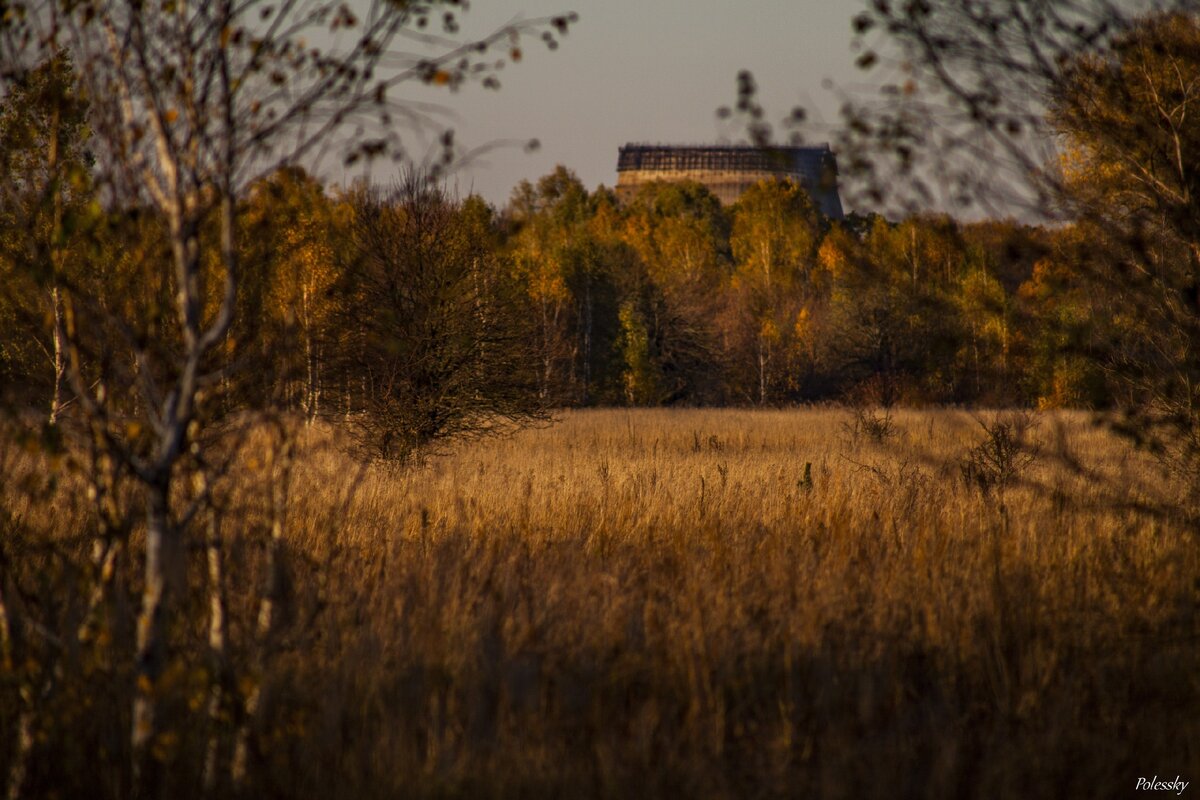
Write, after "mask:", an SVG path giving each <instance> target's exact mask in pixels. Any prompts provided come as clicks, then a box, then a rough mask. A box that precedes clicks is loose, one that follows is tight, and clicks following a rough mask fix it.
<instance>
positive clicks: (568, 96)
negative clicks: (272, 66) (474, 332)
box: [373, 0, 862, 206]
mask: <svg viewBox="0 0 1200 800" xmlns="http://www.w3.org/2000/svg"><path fill="white" fill-rule="evenodd" d="M861 8H862V0H474V2H472V3H471V7H470V10H469V12H468V13H467V14H465V15H464V16H463V18H462V23H463V34H464V35H465V36H468V37H472V38H474V37H479V36H482V35H484V34H486V33H488V32H490V31H492V30H495V29H497V28H500V27H503V26H505V25H506V24H508V23H511V22H513V21H515V20H520V19H533V18H537V17H542V16H547V15H556V14H560V13H564V12H569V11H574V12H576V13H577V14H578V15H579V21H578V22H577V23H576V24H575V25H573V26H572V27H571V29H570V33H569V35H568V36H566V37H565V38H564V39H563V40H562V42H561V44H560V46H559V48H558V49H557V50H555V51H553V52H551V51H549V50H548V49H547V48H546V47H545V46H544V45H543V44H542V43H541V42H540V41H537V40H536V39H532V40H528V41H527V42H526V43H525V45H524V46H523V48H522V51H523V53H524V57H523V58H522V59H521V62H520V63H518V64H514V65H510V66H508V67H507V68H506V69H505V70H504V71H503V72H502V73H501V81H502V88H501V89H500V91H498V92H496V91H490V90H487V89H484V88H482V87H481V86H478V85H475V86H468V87H464V88H463V89H461V90H460V91H458V92H455V93H450V92H448V91H445V90H440V91H437V92H435V91H434V90H432V89H426V88H424V87H410V88H409V89H407V96H411V97H413V98H414V99H417V100H421V101H431V100H432V101H435V102H438V103H439V104H441V105H443V106H444V107H445V109H446V111H447V113H448V114H449V115H450V116H449V119H450V120H451V123H452V125H453V127H454V128H455V131H456V136H457V139H458V141H459V142H460V144H462V145H464V146H468V147H478V146H481V145H486V144H489V143H500V142H504V141H508V140H512V141H515V142H524V141H527V140H529V139H533V138H536V139H537V140H538V141H539V142H540V143H541V147H540V148H539V149H538V150H537V151H535V152H532V153H527V152H525V150H524V149H523V148H522V147H520V146H516V145H511V146H501V147H499V148H498V149H494V150H492V151H490V152H489V153H487V154H486V155H485V156H484V157H483V158H482V160H480V161H478V162H477V163H474V164H472V165H470V166H468V167H465V168H463V169H460V170H459V171H458V172H457V173H456V174H455V175H453V176H452V177H451V182H452V184H453V185H454V186H455V188H456V189H457V191H458V192H459V193H460V194H467V193H471V192H473V193H476V194H480V195H482V196H483V197H484V198H485V199H487V200H488V201H489V202H491V203H493V204H495V205H497V206H502V205H504V204H505V203H506V202H507V200H508V198H509V196H510V194H511V192H512V189H513V187H514V186H515V185H516V184H517V183H518V182H519V181H520V180H522V179H529V180H531V181H536V179H537V178H538V177H540V176H542V175H545V174H547V173H549V172H550V171H552V170H553V169H554V167H555V165H557V164H563V165H565V166H567V167H568V168H570V169H571V170H574V172H575V173H576V174H577V175H578V176H579V177H580V179H581V180H582V181H583V183H584V184H585V185H586V186H587V187H588V188H589V189H595V188H596V187H597V186H598V185H600V184H604V185H607V186H612V185H613V184H614V183H615V182H616V179H617V173H616V163H617V149H618V148H619V147H620V146H621V145H623V144H625V143H627V142H653V143H684V144H691V143H707V142H716V141H721V140H725V141H733V140H736V139H737V138H739V137H738V131H737V129H736V128H731V126H730V125H729V123H723V122H721V121H719V120H718V119H717V116H716V110H717V108H718V107H720V106H723V105H732V104H733V102H734V101H735V99H736V86H737V83H736V79H737V74H738V72H739V71H740V70H743V69H748V70H750V71H751V72H753V73H754V75H755V78H756V80H757V83H758V86H759V89H760V100H761V102H762V104H763V105H764V106H765V107H766V109H767V113H768V119H769V120H770V121H772V122H775V123H777V122H778V121H779V120H781V119H783V118H784V117H785V116H786V115H787V114H788V112H789V111H790V110H791V109H792V108H793V107H795V106H797V105H802V106H804V107H806V108H807V109H808V110H809V113H810V119H812V120H813V121H814V122H815V123H817V126H818V127H819V126H820V125H821V124H834V123H836V121H837V117H838V108H839V106H840V102H839V101H838V99H837V95H836V93H835V91H834V87H837V88H841V89H854V88H855V86H856V82H861V81H862V78H861V77H860V75H859V73H858V71H857V70H856V69H855V67H854V59H855V57H856V53H854V52H853V51H852V49H851V42H852V38H853V34H852V31H851V26H850V23H851V19H852V18H853V17H854V15H855V14H856V13H857V12H858V11H859V10H860V9H861ZM858 88H861V87H858ZM397 94H398V95H401V96H405V95H403V93H400V92H398V93H397ZM809 138H810V140H811V141H817V140H819V139H818V137H817V136H810V137H809ZM380 169H381V168H379V167H377V168H376V172H375V174H374V176H373V177H374V178H375V180H377V181H379V180H387V179H388V175H387V174H380ZM388 169H390V167H389V168H388Z"/></svg>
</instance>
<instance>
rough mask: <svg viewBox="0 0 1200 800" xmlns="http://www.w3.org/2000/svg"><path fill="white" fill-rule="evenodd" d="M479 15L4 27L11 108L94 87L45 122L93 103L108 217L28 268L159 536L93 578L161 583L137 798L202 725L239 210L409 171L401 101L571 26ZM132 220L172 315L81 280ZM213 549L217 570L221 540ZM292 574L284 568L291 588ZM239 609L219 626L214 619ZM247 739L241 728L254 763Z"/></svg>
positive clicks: (149, 634)
mask: <svg viewBox="0 0 1200 800" xmlns="http://www.w3.org/2000/svg"><path fill="white" fill-rule="evenodd" d="M460 6H461V4H459V3H457V2H449V1H448V2H439V0H419V1H418V2H406V3H400V2H387V1H385V0H380V1H379V2H372V3H370V4H368V5H367V7H366V8H365V9H364V10H363V11H362V13H361V15H360V14H358V13H355V11H353V10H352V9H351V8H350V7H349V6H348V5H347V4H345V3H341V2H332V0H331V1H330V2H325V1H324V0H322V1H320V2H305V3H295V2H283V3H273V2H265V1H263V0H249V2H233V0H215V1H214V2H204V3H149V4H147V3H143V2H139V1H137V0H128V1H125V0H121V1H120V2H94V1H90V0H86V1H85V2H62V1H61V0H31V1H30V2H16V3H8V4H6V5H5V8H4V11H3V14H2V15H0V94H2V95H3V97H4V98H5V102H6V103H7V104H8V105H9V106H10V107H13V104H14V103H16V102H19V101H20V98H21V96H22V95H21V92H22V91H23V89H24V87H28V86H31V85H34V82H35V81H36V73H35V69H36V66H37V65H38V64H42V63H45V62H47V60H49V59H50V58H53V57H55V56H56V55H57V54H58V53H60V52H63V51H65V52H66V53H67V54H68V55H69V58H70V59H71V61H72V62H73V63H74V65H75V67H76V75H77V76H78V86H77V87H76V86H72V87H71V90H70V91H68V88H67V86H66V85H65V84H64V83H61V82H60V83H59V84H57V85H59V86H60V87H61V88H60V89H59V90H58V91H56V92H55V98H54V99H52V101H51V103H49V104H48V105H46V106H44V107H45V108H48V109H50V110H49V111H47V112H46V116H45V117H44V118H50V119H52V118H53V116H54V113H55V112H54V110H53V109H55V108H57V109H59V110H60V111H63V112H64V113H62V114H61V115H60V116H59V119H60V120H63V121H64V125H65V120H66V119H68V117H69V115H68V114H67V113H66V108H67V106H68V105H69V103H68V101H69V100H70V97H71V96H74V95H75V92H78V94H79V95H80V96H84V97H86V98H87V100H88V102H89V104H90V109H89V114H88V122H89V127H90V129H91V133H92V135H91V139H90V147H91V148H92V150H93V152H94V153H95V156H96V160H95V163H94V166H93V167H92V169H91V170H90V176H89V177H90V182H89V184H90V186H91V187H93V188H92V191H93V194H92V195H91V198H94V199H95V200H96V202H95V203H92V204H89V205H88V206H87V208H86V209H85V213H82V214H80V215H78V216H76V217H75V218H74V221H73V224H72V225H71V226H66V225H62V226H61V229H60V226H59V225H58V224H51V226H50V228H51V229H52V230H56V234H58V233H60V232H61V234H67V233H71V234H72V235H73V236H74V237H76V240H78V241H72V242H71V248H70V249H71V250H72V251H73V252H78V253H80V254H81V255H80V256H79V258H80V259H86V260H81V261H79V262H77V263H75V264H73V265H70V266H68V265H67V264H65V263H64V264H60V263H59V261H58V258H57V256H56V257H54V258H51V259H49V267H47V266H46V265H45V264H44V262H45V261H46V259H39V260H32V259H22V260H21V261H19V262H18V267H19V268H20V269H22V270H23V271H25V272H26V273H28V274H35V273H36V272H37V271H38V270H41V271H42V272H43V273H45V272H47V270H48V272H49V275H50V278H49V280H44V281H43V282H42V285H43V286H46V287H51V286H53V285H55V284H57V285H58V286H60V287H61V288H63V290H64V291H63V295H62V298H61V300H62V309H63V313H62V324H61V325H57V324H56V325H55V326H54V330H55V331H56V332H59V333H60V335H61V337H62V340H63V343H64V345H63V352H64V353H65V361H64V363H65V366H64V367H63V370H64V373H65V377H66V379H67V383H68V384H69V387H70V392H71V395H72V398H73V400H74V402H75V403H76V408H77V412H78V419H79V421H80V423H81V424H80V426H79V427H80V428H81V430H82V431H83V432H85V433H84V436H83V439H82V442H83V443H87V444H88V445H90V446H91V447H92V448H94V452H95V454H96V458H95V459H93V460H92V463H93V464H95V465H109V466H111V465H117V466H116V467H112V468H113V469H117V470H118V471H119V472H120V473H121V474H122V475H123V476H124V477H125V478H127V479H128V481H129V482H130V484H129V491H128V492H127V493H122V494H120V495H117V494H113V493H109V494H108V495H107V496H109V497H121V498H126V497H129V496H136V497H137V498H139V500H138V503H139V505H140V506H141V508H142V509H144V510H143V511H140V512H135V511H133V510H132V509H128V508H127V510H126V511H125V512H124V513H123V516H124V518H125V522H126V523H131V522H132V521H133V520H134V519H137V523H138V525H139V527H140V529H141V530H144V535H143V536H139V537H138V538H136V539H132V538H130V537H129V536H128V533H129V531H130V529H131V524H124V525H115V526H114V525H107V524H101V525H99V526H98V527H97V528H96V531H95V533H96V536H95V546H94V548H93V553H94V564H95V569H94V570H89V573H88V574H91V575H93V576H96V581H97V583H96V587H97V592H96V593H94V595H93V596H94V597H95V598H96V599H95V602H90V603H89V604H90V606H91V607H92V608H93V609H95V610H97V611H102V610H107V611H108V612H113V611H114V609H113V607H112V605H111V604H110V603H108V602H107V600H106V598H107V597H110V596H111V595H110V593H109V590H110V588H111V586H110V584H106V583H103V582H102V581H101V580H100V577H99V576H102V575H112V574H115V573H114V570H113V569H109V568H108V567H109V566H111V562H113V561H114V560H119V559H121V557H122V553H124V552H125V548H126V547H129V548H131V549H132V548H134V547H136V548H137V550H138V551H137V552H136V553H134V554H132V555H131V556H130V557H131V558H132V559H134V560H136V561H137V563H138V564H140V565H141V571H142V578H141V580H140V581H139V582H138V583H137V584H136V586H137V592H138V595H139V605H140V611H139V613H138V618H137V624H136V635H135V639H136V642H135V643H134V647H133V653H132V663H133V664H134V665H135V676H134V678H133V680H132V690H133V697H134V699H133V702H132V707H131V709H130V713H129V718H128V719H129V725H130V734H129V752H130V754H131V759H130V775H131V778H130V784H129V786H130V791H131V793H132V794H135V795H137V796H142V797H153V796H159V795H161V794H162V793H163V791H164V790H165V783H164V781H165V779H166V777H167V776H166V772H165V770H164V768H163V766H164V764H163V762H164V758H165V756H164V752H165V751H164V750H163V747H162V743H163V742H164V741H169V740H170V739H171V737H172V736H173V735H174V733H175V732H176V731H178V729H179V727H180V726H181V724H182V718H181V717H180V716H179V715H178V714H172V713H170V712H169V711H167V710H166V709H171V708H177V707H178V697H174V698H172V697H171V694H170V687H169V686H168V684H167V683H166V682H165V680H166V678H165V676H169V675H170V674H171V672H170V670H169V669H168V668H169V667H170V666H172V665H178V664H179V663H180V661H179V658H178V655H179V651H178V648H177V647H176V644H177V638H176V637H177V636H178V633H179V630H180V628H181V626H180V625H179V624H177V623H178V622H179V619H180V617H179V614H180V611H181V610H182V609H183V608H184V604H183V601H184V600H185V599H186V588H187V587H186V584H185V583H184V582H183V581H182V580H181V579H180V577H179V576H180V575H181V574H182V572H181V570H180V568H179V566H178V565H180V564H182V563H185V561H186V559H187V558H188V556H189V554H190V553H193V552H195V548H194V547H193V545H196V544H197V543H198V537H199V532H198V526H197V524H196V523H197V522H198V521H199V519H200V518H203V517H204V516H205V514H206V513H207V512H208V511H211V510H212V509H213V505H212V502H211V500H212V497H213V491H214V485H215V483H216V482H218V481H219V480H220V478H221V464H222V463H223V460H222V459H221V458H218V457H217V450H216V449H214V448H213V446H212V445H213V443H214V441H215V440H216V439H217V438H219V436H220V434H221V431H222V428H221V426H220V425H219V424H218V423H219V422H220V420H221V418H222V416H223V415H224V414H225V413H226V412H228V411H229V410H232V409H231V406H230V405H229V404H227V403H226V402H224V398H223V393H224V392H226V391H227V390H228V389H230V388H232V387H233V386H235V383H234V382H233V381H231V380H230V377H231V374H232V372H233V371H234V368H235V366H236V365H235V364H234V363H232V362H231V360H230V357H229V356H230V341H229V334H230V331H231V330H232V328H233V325H234V323H235V321H236V320H237V318H238V315H239V309H240V308H241V305H242V303H243V302H244V298H243V296H242V293H241V290H242V288H243V284H244V275H245V266H246V265H245V264H244V263H243V261H242V258H241V255H242V253H241V244H242V243H241V238H242V236H243V232H244V228H243V225H242V223H243V220H242V218H241V217H240V214H239V202H240V201H241V199H242V198H243V197H244V196H245V194H246V191H247V189H248V187H249V186H251V185H253V184H254V183H255V182H256V181H258V180H259V179H260V178H261V177H263V176H266V175H270V174H272V173H275V172H276V171H277V169H278V168H279V167H281V166H285V165H292V164H295V163H298V162H300V161H302V160H304V159H314V158H318V157H319V156H320V155H321V154H322V153H324V152H328V151H330V150H332V151H334V152H337V153H338V154H339V155H340V156H342V157H343V158H344V163H346V164H353V163H355V162H358V161H362V160H364V159H370V158H377V157H383V156H401V157H402V156H404V155H405V154H406V152H407V151H406V150H405V140H404V136H403V134H405V133H406V132H408V131H410V130H412V129H413V128H414V127H416V128H420V129H427V128H428V127H429V125H430V119H429V117H428V115H427V114H425V113H422V112H414V109H415V108H417V107H415V106H414V105H413V104H411V103H406V102H405V101H404V100H403V99H402V98H399V97H397V96H396V94H395V92H396V90H397V87H401V86H403V85H404V84H405V83H406V82H407V83H423V84H429V85H435V86H444V87H447V88H456V87H458V86H461V85H463V84H464V83H466V82H467V81H470V80H480V81H488V82H489V83H490V84H493V85H494V84H495V82H496V78H495V72H496V70H497V69H498V67H497V62H503V61H507V60H510V59H514V58H519V57H520V49H519V46H518V45H519V43H520V39H521V37H522V36H524V35H526V34H529V33H537V34H545V36H544V38H545V39H547V40H548V41H549V42H551V43H553V42H554V39H555V36H556V35H558V34H559V33H561V32H563V31H565V30H566V28H567V26H568V25H569V24H570V21H571V19H570V18H569V17H566V16H564V17H556V18H553V19H544V20H534V21H530V22H523V23H520V24H515V25H512V26H508V27H506V28H504V29H501V30H498V31H496V32H494V33H493V34H491V35H490V36H488V37H485V38H483V39H482V40H474V41H466V40H464V39H463V38H462V37H461V36H460V35H457V31H458V25H457V22H456V16H457V11H458V10H460ZM431 20H433V21H434V25H436V21H437V20H441V22H442V25H441V27H442V33H443V34H444V36H434V37H430V36H425V37H424V38H423V41H425V42H426V43H427V44H428V45H429V47H430V48H431V49H430V50H429V51H427V52H425V53H423V54H412V53H404V52H401V51H400V50H399V48H398V47H397V43H398V42H399V41H400V40H399V39H398V37H400V36H401V35H403V34H405V33H411V32H413V31H418V30H422V29H427V28H430V27H431ZM418 38H420V37H418ZM43 130H44V129H43ZM439 133H440V134H441V135H440V141H442V143H443V144H444V145H445V152H444V154H443V157H442V158H441V159H440V161H439V166H440V167H445V166H449V165H451V164H452V163H453V161H454V158H455V154H454V151H453V150H452V146H453V137H452V135H450V134H449V133H448V132H439ZM48 141H49V142H50V144H51V145H53V144H54V143H55V142H58V141H59V139H58V138H57V137H56V136H54V135H51V136H49V137H48ZM65 156H66V154H65V153H58V152H56V150H55V147H53V146H49V147H48V152H47V155H46V157H45V160H44V161H43V163H45V164H46V165H47V169H45V170H44V171H43V174H44V175H46V176H48V180H49V181H50V184H51V186H52V187H53V188H52V189H51V191H49V192H46V193H45V194H46V196H47V197H58V196H60V192H59V191H58V187H60V186H62V185H63V184H62V181H61V178H62V175H63V174H64V173H63V170H62V165H64V164H65ZM50 165H54V166H53V168H50ZM21 190H22V184H20V183H13V182H6V183H4V185H3V186H0V193H3V200H4V207H5V208H13V207H15V205H16V204H17V202H18V200H17V198H16V195H17V194H18V193H19V192H20V191H21ZM43 191H44V190H43ZM44 205H45V204H43V206H44ZM50 205H53V203H51V204H50ZM54 215H55V216H57V212H55V214H54ZM127 215H136V216H138V217H139V218H140V219H141V220H142V221H143V223H144V224H145V226H146V227H147V228H148V229H150V230H151V231H152V232H153V234H154V235H153V237H152V238H151V239H150V240H149V241H150V242H151V245H150V246H147V247H146V248H145V249H144V250H143V251H142V252H141V253H140V254H139V255H141V256H144V257H145V258H146V260H145V261H144V262H143V263H142V265H141V266H142V267H143V268H144V269H141V270H139V271H138V274H140V275H141V276H142V278H144V280H145V283H146V285H147V286H148V288H150V289H151V290H152V291H150V292H147V293H146V294H145V295H143V297H146V298H155V299H159V300H161V301H162V302H160V303H156V304H150V305H145V304H142V303H141V302H136V303H129V304H126V303H118V304H116V305H112V304H106V303H104V302H100V299H99V298H97V297H96V296H95V295H94V294H92V293H90V292H87V291H83V290H81V288H72V287H70V286H69V283H68V281H67V278H69V277H70V276H71V275H72V274H81V273H92V274H98V273H101V272H102V271H103V270H105V269H106V268H107V266H108V265H107V264H106V263H104V262H103V261H102V260H99V259H101V258H102V257H104V256H105V255H106V253H107V251H106V250H105V249H104V248H98V247H91V246H90V242H91V240H93V239H101V238H103V236H105V235H106V234H105V230H106V229H107V228H108V227H109V226H108V222H109V221H110V220H112V219H113V217H114V216H117V217H122V216H127ZM64 219H65V218H64ZM58 229H60V230H58ZM17 230H18V231H19V230H20V229H17ZM30 230H31V231H32V229H30ZM30 241H32V239H30ZM50 241H51V242H53V243H54V250H55V253H64V252H66V250H67V247H66V244H65V243H60V240H59V239H57V238H52V239H50ZM157 243H161V244H162V245H163V246H162V247H161V248H160V247H158V246H157ZM77 244H78V250H75V247H76V245H77ZM84 244H89V246H87V247H85V246H83V245H84ZM31 248H35V245H34V244H27V246H26V250H29V249H31ZM147 334H151V335H147ZM114 337H115V338H114ZM235 440H236V437H235ZM109 466H106V467H105V469H108V468H109ZM96 474H98V473H94V474H93V477H95V475H96ZM99 483H101V481H99V480H93V484H94V485H93V490H94V491H96V492H97V494H98V495H103V494H104V492H103V491H101V490H102V489H103V487H98V486H97V484H99ZM138 518H140V519H138ZM271 535H272V542H273V544H272V545H271V547H270V548H268V552H269V553H270V554H271V559H272V560H274V558H275V556H276V555H280V554H281V552H282V549H281V546H280V545H279V542H280V539H281V537H282V527H281V526H279V525H275V526H273V527H272V534H271ZM209 544H210V545H211V546H212V547H214V548H217V549H216V550H214V551H213V552H214V553H216V554H218V555H219V542H217V541H215V540H212V541H210V542H209ZM277 567H278V565H277V564H273V565H272V566H271V567H270V568H269V569H268V572H269V573H271V574H273V575H277V574H278V573H279V569H278V568H277ZM215 574H216V575H217V576H218V577H217V578H214V579H213V580H212V581H210V585H209V586H208V588H209V590H210V591H211V592H212V593H213V598H214V600H213V607H214V608H216V607H217V606H218V603H217V601H216V598H217V597H218V596H219V595H220V593H221V591H222V590H223V587H222V586H221V580H220V578H219V575H220V571H219V570H218V571H217V572H216V573H215ZM278 586H279V581H277V580H276V581H273V582H272V583H271V585H270V587H269V588H268V589H267V590H266V591H265V592H264V598H263V613H262V614H260V618H259V619H260V623H259V630H258V633H259V634H261V635H262V636H270V635H271V634H272V632H273V630H274V628H275V627H276V626H277V624H278V615H277V614H273V613H272V609H273V608H276V606H277V604H276V603H275V601H276V600H278V592H277V589H278ZM89 613H91V612H89ZM220 616H221V615H219V614H215V613H214V614H213V616H212V618H211V620H210V622H211V624H213V625H216V624H217V622H218V621H219V618H220ZM70 635H71V636H74V632H72V633H71V634H70ZM215 635H216V634H215V633H214V636H215ZM74 651H75V649H74V648H72V649H71V650H70V651H68V652H74ZM247 711H248V712H249V713H250V714H253V713H254V711H255V709H254V708H248V709H247ZM164 737H166V738H165V739H164ZM243 741H244V737H241V736H240V735H239V747H238V752H239V753H244V752H245V748H244V747H242V746H240V745H241V742H243ZM237 763H239V762H238V759H235V766H236V764H237ZM242 763H244V760H242ZM233 772H234V774H235V776H240V775H243V774H244V770H241V771H239V770H238V769H234V770H233ZM17 783H18V784H19V781H18V782H17ZM19 789H20V787H19V785H18V786H17V791H19Z"/></svg>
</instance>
